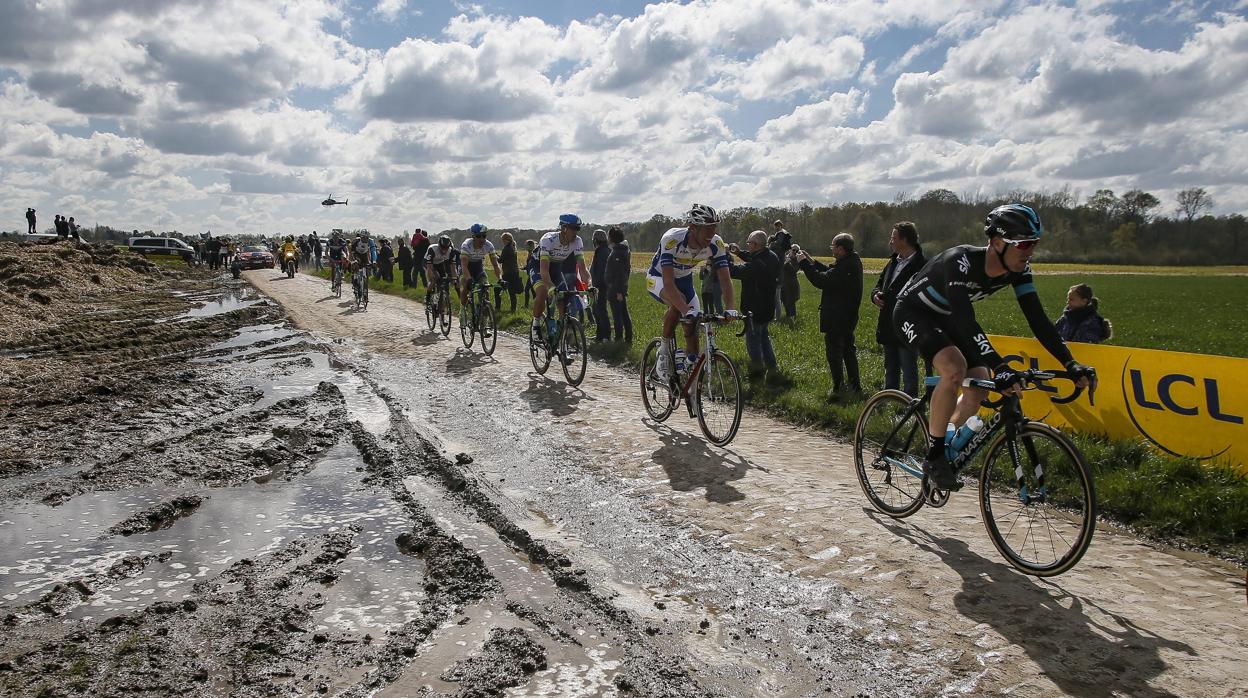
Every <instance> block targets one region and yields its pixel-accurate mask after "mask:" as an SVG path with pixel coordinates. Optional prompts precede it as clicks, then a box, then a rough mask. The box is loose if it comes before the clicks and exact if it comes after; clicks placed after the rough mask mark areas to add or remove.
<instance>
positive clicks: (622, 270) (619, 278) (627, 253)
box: [595, 240, 633, 299]
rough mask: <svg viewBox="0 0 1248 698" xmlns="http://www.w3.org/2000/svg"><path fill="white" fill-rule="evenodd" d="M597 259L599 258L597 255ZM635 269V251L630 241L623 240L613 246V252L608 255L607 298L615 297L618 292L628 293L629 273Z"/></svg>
mask: <svg viewBox="0 0 1248 698" xmlns="http://www.w3.org/2000/svg"><path fill="white" fill-rule="evenodd" d="M595 260H597V258H596V257H595ZM632 271H633V251H632V250H631V249H629V247H628V241H627V240H622V241H620V242H617V243H615V244H614V245H612V246H611V254H610V256H608V257H607V272H606V276H607V288H606V291H607V294H608V295H607V298H608V299H614V298H615V296H616V294H618V293H622V294H624V295H626V296H627V295H628V275H629V274H630V273H632Z"/></svg>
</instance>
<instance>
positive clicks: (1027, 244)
mask: <svg viewBox="0 0 1248 698" xmlns="http://www.w3.org/2000/svg"><path fill="white" fill-rule="evenodd" d="M1002 239H1003V240H1005V244H1007V245H1013V246H1014V247H1017V248H1018V249H1019V250H1022V251H1023V252H1026V251H1027V250H1030V249H1031V248H1033V247H1035V246H1036V245H1039V244H1040V241H1039V240H1010V239H1008V238H1002Z"/></svg>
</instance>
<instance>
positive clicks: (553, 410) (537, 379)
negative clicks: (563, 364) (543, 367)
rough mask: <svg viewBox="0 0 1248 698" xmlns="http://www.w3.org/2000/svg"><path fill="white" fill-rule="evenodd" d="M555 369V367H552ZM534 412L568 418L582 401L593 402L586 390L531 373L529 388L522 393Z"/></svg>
mask: <svg viewBox="0 0 1248 698" xmlns="http://www.w3.org/2000/svg"><path fill="white" fill-rule="evenodd" d="M552 368H553V367H552ZM520 397H521V398H522V399H523V400H524V401H525V402H527V403H529V409H530V410H532V411H534V412H550V414H551V415H553V416H555V417H567V416H568V415H570V414H572V413H573V412H576V410H577V409H578V406H579V405H580V403H581V401H582V400H593V398H592V397H590V396H589V395H587V394H586V393H585V391H584V390H581V389H580V388H575V387H573V386H570V385H568V384H567V383H564V382H562V381H556V380H551V379H549V378H544V377H542V376H539V375H538V374H536V373H534V372H532V371H530V372H529V387H528V388H525V389H524V390H523V391H521V393H520Z"/></svg>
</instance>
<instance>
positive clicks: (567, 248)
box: [532, 213, 589, 342]
mask: <svg viewBox="0 0 1248 698" xmlns="http://www.w3.org/2000/svg"><path fill="white" fill-rule="evenodd" d="M582 225H583V224H582V223H581V219H580V216H577V215H576V214H574V213H565V214H563V215H561V216H559V229H558V230H552V231H550V232H548V233H546V234H544V235H542V238H541V240H540V241H538V243H537V255H538V263H537V265H538V271H537V276H536V278H535V280H534V286H533V328H532V333H533V339H534V341H538V342H540V341H541V335H540V332H541V327H542V322H541V318H542V314H543V313H545V312H546V295H547V294H548V293H549V289H550V288H552V287H553V288H554V289H555V290H557V291H572V290H578V291H579V290H584V289H585V288H586V287H587V286H588V282H589V271H588V270H587V269H586V268H585V256H584V252H583V251H584V243H582V242H581V236H580V235H577V232H578V231H579V230H580V229H581V226H582ZM558 310H559V316H560V317H563V315H564V314H565V313H566V312H567V304H566V303H560V307H559V309H558ZM548 330H549V328H548Z"/></svg>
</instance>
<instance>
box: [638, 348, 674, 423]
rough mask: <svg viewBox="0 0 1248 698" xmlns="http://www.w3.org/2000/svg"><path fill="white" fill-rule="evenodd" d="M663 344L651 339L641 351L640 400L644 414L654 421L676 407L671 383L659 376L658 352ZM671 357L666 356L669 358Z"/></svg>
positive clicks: (662, 417) (665, 416) (669, 413)
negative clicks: (644, 410)
mask: <svg viewBox="0 0 1248 698" xmlns="http://www.w3.org/2000/svg"><path fill="white" fill-rule="evenodd" d="M662 350H663V344H662V343H661V342H660V341H659V340H657V339H652V340H650V343H649V344H647V345H646V350H645V351H643V352H642V353H641V402H642V404H643V405H645V407H646V414H648V415H650V418H651V419H653V420H654V421H656V422H662V421H663V420H665V419H667V418H668V417H670V416H671V415H672V410H674V409H676V393H675V392H674V391H673V389H672V384H671V382H669V381H665V380H663V379H662V378H660V377H659V369H658V365H659V352H660V351H662ZM671 358H672V357H670V356H669V357H668V359H669V360H670V359H671Z"/></svg>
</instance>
